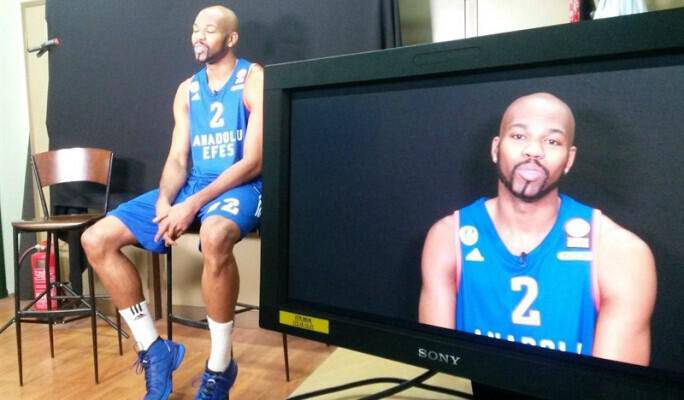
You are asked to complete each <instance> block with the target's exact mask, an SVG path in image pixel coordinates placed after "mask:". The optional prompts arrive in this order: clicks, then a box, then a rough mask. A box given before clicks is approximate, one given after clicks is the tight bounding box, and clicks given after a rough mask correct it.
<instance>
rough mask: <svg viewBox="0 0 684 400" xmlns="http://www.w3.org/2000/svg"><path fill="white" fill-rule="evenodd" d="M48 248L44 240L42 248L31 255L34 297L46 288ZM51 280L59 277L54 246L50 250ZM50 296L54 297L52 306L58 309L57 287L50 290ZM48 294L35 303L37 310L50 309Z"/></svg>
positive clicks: (34, 306)
mask: <svg viewBox="0 0 684 400" xmlns="http://www.w3.org/2000/svg"><path fill="white" fill-rule="evenodd" d="M46 248H47V243H45V242H42V243H41V244H40V249H39V250H38V251H37V252H36V253H34V254H33V255H32V256H31V273H32V276H33V297H34V298H36V297H38V295H40V294H41V293H43V292H44V291H45V288H46V283H47V282H46V281H45V258H46V254H45V250H46ZM49 265H50V267H49V270H50V282H54V281H55V279H57V269H56V265H57V264H56V263H55V250H54V246H52V250H51V251H50V263H49ZM50 296H51V297H52V301H51V303H52V304H51V306H52V307H51V308H52V309H53V310H56V309H57V300H55V296H57V289H56V288H54V287H53V288H52V289H51V290H50ZM47 305H48V303H47V294H46V295H45V296H43V297H42V298H41V299H40V300H38V301H37V302H36V304H34V305H33V308H34V309H35V310H37V311H45V310H47V309H48V307H47Z"/></svg>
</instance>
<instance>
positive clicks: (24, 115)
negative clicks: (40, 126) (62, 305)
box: [0, 0, 29, 293]
mask: <svg viewBox="0 0 684 400" xmlns="http://www.w3.org/2000/svg"><path fill="white" fill-rule="evenodd" d="M21 3H22V2H21V1H20V0H2V1H0V26H1V27H2V31H3V39H2V40H0V60H2V61H0V76H2V78H3V79H2V80H3V82H2V91H1V92H0V207H1V210H2V211H1V212H2V239H3V245H4V255H5V260H4V261H5V276H6V278H7V290H8V292H10V293H13V292H14V269H13V265H14V251H13V250H12V225H11V222H12V221H15V220H19V219H21V210H22V205H23V195H24V180H25V176H24V174H25V171H26V157H27V148H28V143H29V142H28V140H29V111H28V94H27V84H26V66H25V58H24V44H23V43H24V38H23V33H22V32H23V31H22V23H21Z"/></svg>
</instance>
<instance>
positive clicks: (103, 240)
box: [81, 218, 131, 257]
mask: <svg viewBox="0 0 684 400" xmlns="http://www.w3.org/2000/svg"><path fill="white" fill-rule="evenodd" d="M118 225H119V224H117V223H116V222H114V221H111V220H110V218H105V219H103V220H100V221H99V222H97V223H96V224H95V225H93V226H91V227H89V228H88V229H86V230H85V232H83V234H82V235H81V246H83V250H84V251H85V252H86V254H87V255H88V256H91V257H92V256H97V255H101V254H103V253H105V252H107V251H109V250H118V249H120V248H121V247H123V246H124V243H123V242H124V240H125V239H126V238H127V237H128V236H131V234H130V233H129V232H127V231H124V230H125V228H123V229H122V228H121V227H120V226H118Z"/></svg>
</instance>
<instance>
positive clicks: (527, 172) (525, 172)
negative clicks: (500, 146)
mask: <svg viewBox="0 0 684 400" xmlns="http://www.w3.org/2000/svg"><path fill="white" fill-rule="evenodd" d="M516 173H517V174H518V175H519V176H520V177H521V178H523V179H524V180H526V181H528V182H531V181H536V180H539V179H543V178H544V177H545V174H544V171H543V170H542V169H541V168H538V167H521V168H518V169H517V170H516Z"/></svg>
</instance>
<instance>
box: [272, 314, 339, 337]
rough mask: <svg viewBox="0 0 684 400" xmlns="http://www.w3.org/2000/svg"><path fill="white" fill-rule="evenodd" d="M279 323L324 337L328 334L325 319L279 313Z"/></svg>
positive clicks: (328, 327)
mask: <svg viewBox="0 0 684 400" xmlns="http://www.w3.org/2000/svg"><path fill="white" fill-rule="evenodd" d="M280 323H281V324H283V325H288V326H293V327H295V328H300V329H306V330H307V331H313V332H318V333H324V334H326V335H327V334H328V333H330V322H329V321H328V320H327V319H320V318H314V317H309V316H306V315H302V314H294V313H291V312H287V311H280Z"/></svg>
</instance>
